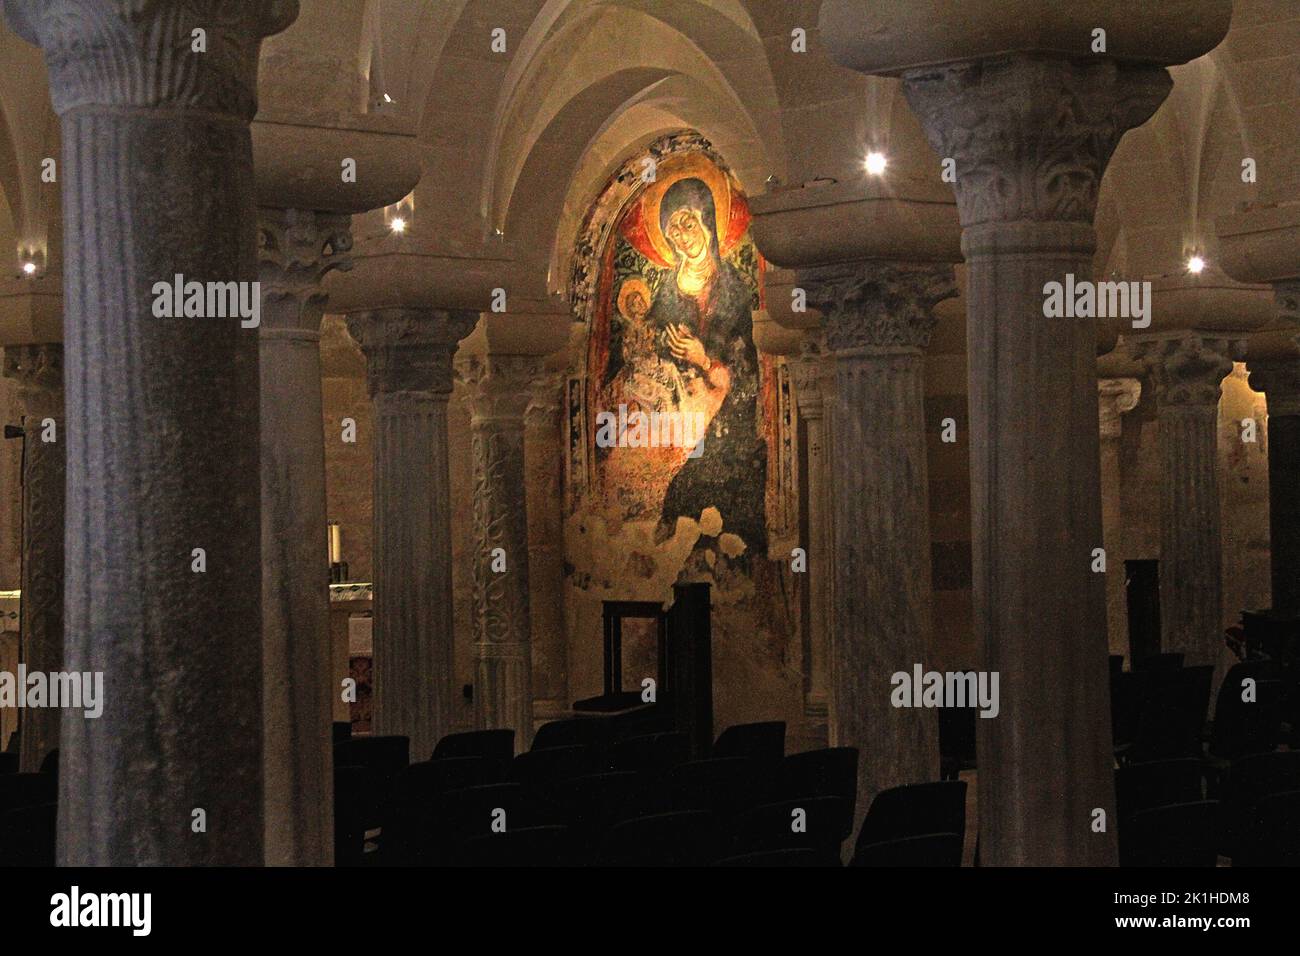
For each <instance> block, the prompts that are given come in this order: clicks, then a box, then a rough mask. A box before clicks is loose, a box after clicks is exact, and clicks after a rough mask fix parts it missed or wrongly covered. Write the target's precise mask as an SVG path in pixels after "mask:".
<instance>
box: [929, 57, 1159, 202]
mask: <svg viewBox="0 0 1300 956" xmlns="http://www.w3.org/2000/svg"><path fill="white" fill-rule="evenodd" d="M1172 86H1173V81H1172V80H1171V79H1170V77H1169V74H1168V73H1167V72H1166V71H1165V70H1164V69H1163V68H1160V67H1134V66H1123V65H1120V64H1117V63H1115V62H1114V61H1101V62H1097V63H1089V64H1074V63H1070V62H1067V61H1063V60H1049V59H1037V58H1030V57H1024V56H1014V57H1008V58H1005V59H1001V60H984V61H980V62H976V63H962V64H956V65H953V66H946V67H938V68H927V69H923V70H916V71H913V72H910V73H908V74H906V75H905V76H904V80H903V91H904V95H905V96H906V97H907V101H908V103H910V104H911V106H912V109H913V110H914V111H915V112H916V114H917V116H918V117H919V118H920V120H921V125H922V126H923V127H924V128H925V132H926V135H927V137H928V138H929V140H930V143H931V145H932V146H933V147H934V148H935V150H936V151H937V152H938V153H939V155H940V156H941V157H944V158H952V159H954V160H956V172H957V183H956V186H957V204H958V208H959V210H960V212H961V221H962V225H963V226H966V227H970V226H974V225H978V224H980V223H984V222H1014V221H1018V220H1036V221H1074V222H1089V223H1090V222H1092V218H1093V214H1094V212H1095V211H1096V206H1097V189H1098V187H1099V185H1100V183H1101V177H1102V174H1103V173H1104V172H1105V170H1106V163H1107V162H1108V161H1109V159H1110V156H1111V154H1112V153H1113V152H1114V150H1115V146H1116V145H1117V144H1118V143H1119V140H1120V137H1121V136H1123V135H1124V133H1125V132H1126V131H1128V130H1129V129H1132V128H1133V127H1135V126H1138V125H1140V124H1142V123H1144V122H1146V121H1147V119H1149V118H1150V117H1151V115H1152V114H1153V113H1154V112H1155V111H1156V108H1157V107H1158V106H1159V105H1160V103H1161V102H1163V100H1164V98H1165V97H1166V96H1167V95H1168V93H1169V90H1170V89H1171V88H1172Z"/></svg>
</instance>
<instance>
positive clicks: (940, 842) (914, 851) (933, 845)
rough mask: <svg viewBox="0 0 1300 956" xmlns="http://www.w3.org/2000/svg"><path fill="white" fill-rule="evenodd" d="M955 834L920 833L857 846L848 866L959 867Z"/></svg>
mask: <svg viewBox="0 0 1300 956" xmlns="http://www.w3.org/2000/svg"><path fill="white" fill-rule="evenodd" d="M961 845H962V837H961V834H958V833H921V834H917V835H916V836H909V837H899V838H898V839H894V840H880V841H878V842H874V843H865V844H862V845H860V846H859V847H858V848H857V849H856V850H855V851H854V853H853V859H852V861H851V862H850V863H849V866H961Z"/></svg>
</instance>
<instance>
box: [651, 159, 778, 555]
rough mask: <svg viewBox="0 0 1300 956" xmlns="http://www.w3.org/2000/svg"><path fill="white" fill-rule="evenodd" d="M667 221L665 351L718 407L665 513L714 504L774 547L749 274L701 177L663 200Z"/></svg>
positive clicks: (732, 522) (755, 539) (662, 303)
mask: <svg viewBox="0 0 1300 956" xmlns="http://www.w3.org/2000/svg"><path fill="white" fill-rule="evenodd" d="M658 226H659V228H660V229H661V230H662V233H663V236H664V238H665V239H666V240H667V243H668V245H669V246H670V247H671V249H672V252H673V258H674V263H673V268H672V271H671V272H670V273H668V274H667V275H665V276H664V277H663V281H662V282H661V283H660V284H659V288H658V290H657V291H656V294H655V296H654V302H653V303H652V305H651V307H650V313H649V315H648V316H647V320H648V321H649V323H650V324H651V326H652V327H653V328H654V330H655V336H656V350H657V351H658V353H659V354H660V355H662V356H663V357H665V358H667V359H669V360H671V361H672V362H674V363H675V364H676V365H677V367H678V369H679V370H680V371H681V375H682V381H683V383H684V387H685V389H686V392H687V394H688V395H689V396H691V397H692V398H694V399H695V400H696V401H697V402H698V403H699V404H700V405H702V406H704V407H710V408H712V407H716V408H717V412H716V413H715V414H714V415H713V416H712V420H711V421H710V423H709V426H708V428H707V429H706V431H705V439H704V448H703V453H702V454H701V455H700V456H699V457H698V458H689V459H687V460H686V463H685V464H684V465H683V466H682V468H681V470H680V471H678V472H677V474H676V475H675V476H674V477H673V479H672V481H671V482H670V483H669V485H668V492H667V494H666V496H665V497H664V504H663V511H662V514H661V520H662V522H663V524H665V525H667V527H668V528H669V529H671V527H672V526H673V525H674V524H675V522H676V520H677V518H679V517H683V516H684V517H688V518H693V519H698V518H699V516H700V512H701V511H703V510H704V509H705V508H707V507H709V506H710V505H712V506H713V507H716V508H717V509H718V511H719V512H721V514H722V521H723V530H724V531H730V532H732V533H733V534H737V535H739V536H740V537H741V538H743V539H744V541H745V543H746V544H747V545H748V546H749V547H750V548H751V549H755V548H756V549H759V550H760V551H761V550H763V549H765V548H766V543H767V542H766V537H767V534H766V524H765V521H764V481H765V476H766V473H767V446H766V444H765V443H764V442H763V441H761V440H760V439H759V436H758V429H757V422H756V418H757V409H758V387H759V372H758V353H757V351H756V349H755V348H754V335H753V311H752V310H753V300H752V296H751V293H750V290H749V286H748V285H747V284H746V282H745V279H744V277H743V276H742V275H741V274H740V272H739V271H738V270H737V269H736V268H735V267H734V266H732V265H731V264H730V263H728V262H726V261H725V260H724V259H723V258H722V257H721V255H720V254H719V252H718V224H717V221H716V211H715V205H714V200H713V193H712V191H711V190H710V189H709V187H708V186H707V185H706V184H705V183H704V182H703V181H702V180H700V179H696V178H687V179H681V180H678V181H677V182H675V183H673V184H672V185H671V186H669V187H668V189H667V190H666V191H665V193H664V195H663V200H662V201H661V203H660V205H659V222H658Z"/></svg>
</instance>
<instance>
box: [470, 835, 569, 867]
mask: <svg viewBox="0 0 1300 956" xmlns="http://www.w3.org/2000/svg"><path fill="white" fill-rule="evenodd" d="M571 852H572V848H571V846H570V839H569V828H568V827H565V826H558V825H549V826H536V827H523V828H521V829H509V830H506V831H505V832H504V833H491V834H487V835H484V836H477V837H473V838H472V839H470V840H467V841H466V842H465V844H464V846H462V847H461V848H460V852H459V854H458V856H457V861H458V862H459V864H460V865H461V866H482V867H544V866H569V865H570V864H571V862H572V860H571Z"/></svg>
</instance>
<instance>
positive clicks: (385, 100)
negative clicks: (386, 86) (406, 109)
mask: <svg viewBox="0 0 1300 956" xmlns="http://www.w3.org/2000/svg"><path fill="white" fill-rule="evenodd" d="M384 102H385V103H391V102H393V98H392V97H391V96H389V95H388V94H387V93H385V94H384Z"/></svg>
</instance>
